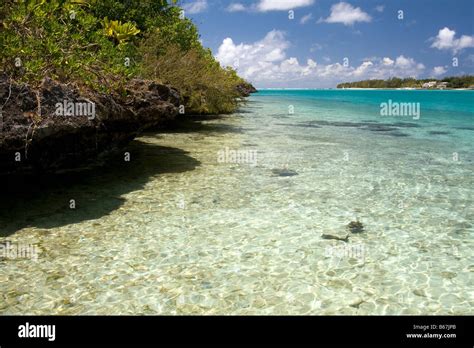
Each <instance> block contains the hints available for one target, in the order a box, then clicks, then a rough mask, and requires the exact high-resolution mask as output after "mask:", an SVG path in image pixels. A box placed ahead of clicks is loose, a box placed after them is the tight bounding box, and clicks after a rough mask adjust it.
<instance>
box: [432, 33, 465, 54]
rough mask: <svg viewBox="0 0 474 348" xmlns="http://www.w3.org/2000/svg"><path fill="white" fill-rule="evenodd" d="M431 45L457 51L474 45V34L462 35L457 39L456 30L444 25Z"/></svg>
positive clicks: (440, 48)
mask: <svg viewBox="0 0 474 348" xmlns="http://www.w3.org/2000/svg"><path fill="white" fill-rule="evenodd" d="M431 47H433V48H437V49H439V50H451V51H453V53H456V52H458V51H460V50H462V49H464V48H468V47H474V35H472V36H469V35H462V36H461V37H460V38H459V39H456V32H455V31H454V30H451V29H449V28H448V27H444V28H443V29H440V30H439V32H438V35H437V36H436V37H435V38H434V42H433V44H432V45H431Z"/></svg>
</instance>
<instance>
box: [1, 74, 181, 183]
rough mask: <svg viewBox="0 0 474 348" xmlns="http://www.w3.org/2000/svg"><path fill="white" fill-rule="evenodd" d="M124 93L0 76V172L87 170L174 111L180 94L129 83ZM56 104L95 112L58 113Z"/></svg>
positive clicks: (146, 83)
mask: <svg viewBox="0 0 474 348" xmlns="http://www.w3.org/2000/svg"><path fill="white" fill-rule="evenodd" d="M126 94H127V96H126V97H124V96H119V95H112V94H101V93H95V92H92V91H84V90H79V89H78V88H76V87H75V86H72V85H70V84H61V83H58V82H56V81H53V80H51V79H49V78H45V79H44V80H43V82H42V83H41V86H40V87H39V88H32V87H31V86H29V85H24V84H18V83H14V82H11V80H10V79H9V78H8V77H7V76H0V113H1V114H0V174H11V173H17V172H38V171H39V172H55V171H61V170H70V169H78V168H82V167H87V166H88V165H89V164H90V163H91V162H97V161H98V160H100V159H101V158H105V156H106V155H108V154H110V153H112V152H114V151H116V150H119V149H121V148H123V147H124V146H125V145H127V144H128V143H129V142H130V141H132V140H133V139H134V138H135V137H136V136H137V135H138V134H139V133H140V132H141V131H143V130H144V129H146V128H150V127H155V126H158V125H160V124H161V123H163V122H166V121H169V120H172V119H173V118H175V116H176V115H177V113H178V106H179V102H180V96H179V94H178V92H177V91H176V90H174V89H173V88H171V87H169V86H165V85H160V84H158V83H155V82H152V81H146V80H132V81H131V82H130V83H129V84H128V86H127V93H126ZM58 103H60V104H63V105H65V106H66V105H77V104H72V103H81V104H82V105H84V104H85V103H87V105H89V106H90V108H89V109H88V110H89V111H90V110H92V109H93V108H92V104H93V105H94V109H93V110H94V111H95V112H94V115H92V114H91V113H87V112H85V111H84V110H85V109H83V111H84V112H75V114H73V115H58V112H57V111H58ZM79 111H81V110H80V109H79ZM18 160H19V161H18Z"/></svg>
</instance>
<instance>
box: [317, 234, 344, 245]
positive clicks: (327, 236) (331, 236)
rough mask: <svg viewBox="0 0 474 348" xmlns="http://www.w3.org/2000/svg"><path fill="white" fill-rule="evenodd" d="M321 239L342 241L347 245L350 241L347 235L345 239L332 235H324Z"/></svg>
mask: <svg viewBox="0 0 474 348" xmlns="http://www.w3.org/2000/svg"><path fill="white" fill-rule="evenodd" d="M321 238H322V239H334V240H340V241H343V242H346V243H347V242H348V241H349V235H347V236H345V237H339V236H335V235H332V234H322V235H321Z"/></svg>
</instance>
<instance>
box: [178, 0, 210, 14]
mask: <svg viewBox="0 0 474 348" xmlns="http://www.w3.org/2000/svg"><path fill="white" fill-rule="evenodd" d="M182 7H183V10H184V11H185V12H188V13H190V14H195V13H201V12H204V11H205V10H206V9H207V0H195V1H193V2H190V3H187V4H184V5H183V6H182Z"/></svg>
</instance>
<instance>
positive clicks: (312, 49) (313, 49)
mask: <svg viewBox="0 0 474 348" xmlns="http://www.w3.org/2000/svg"><path fill="white" fill-rule="evenodd" d="M322 49H323V46H322V45H320V44H318V43H314V44H312V45H311V47H310V48H309V51H310V52H316V51H318V50H322Z"/></svg>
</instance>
